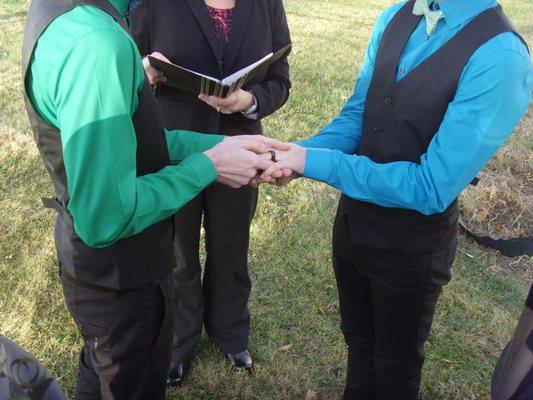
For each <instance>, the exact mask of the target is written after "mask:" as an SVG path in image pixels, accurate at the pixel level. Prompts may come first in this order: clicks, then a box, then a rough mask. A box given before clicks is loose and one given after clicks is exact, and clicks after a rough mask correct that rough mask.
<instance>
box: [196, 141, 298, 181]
mask: <svg viewBox="0 0 533 400" xmlns="http://www.w3.org/2000/svg"><path fill="white" fill-rule="evenodd" d="M271 151H273V152H274V153H275V161H273V160H272V158H273V157H272V153H271ZM204 154H205V155H206V156H207V157H209V158H210V159H211V161H212V163H213V165H214V166H215V169H216V172H217V175H218V177H217V182H219V183H222V184H225V185H228V186H230V187H232V188H239V187H241V186H245V185H249V184H251V185H259V184H261V183H270V184H277V185H280V186H281V185H285V184H287V183H289V182H290V181H291V180H292V179H294V178H295V177H296V176H297V175H298V174H301V173H302V172H303V169H304V166H305V149H304V148H302V147H300V146H297V145H295V144H288V143H283V142H280V141H278V140H275V139H270V138H266V137H264V136H260V135H248V136H234V137H226V138H225V139H224V140H223V141H222V142H221V143H219V144H218V145H217V146H215V147H213V148H212V149H210V150H208V151H206V152H205V153H204Z"/></svg>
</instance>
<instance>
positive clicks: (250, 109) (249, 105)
mask: <svg viewBox="0 0 533 400" xmlns="http://www.w3.org/2000/svg"><path fill="white" fill-rule="evenodd" d="M241 90H242V94H241V96H242V99H243V100H242V106H241V107H239V108H240V112H242V113H243V114H244V115H249V114H253V113H254V112H255V111H256V109H257V100H256V98H255V96H254V94H253V93H252V92H251V91H248V90H243V89H241Z"/></svg>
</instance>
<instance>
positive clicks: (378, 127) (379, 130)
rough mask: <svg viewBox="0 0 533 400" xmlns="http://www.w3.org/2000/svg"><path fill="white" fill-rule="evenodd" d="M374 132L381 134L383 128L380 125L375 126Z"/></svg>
mask: <svg viewBox="0 0 533 400" xmlns="http://www.w3.org/2000/svg"><path fill="white" fill-rule="evenodd" d="M374 132H376V133H380V132H383V127H382V126H381V125H376V126H375V127H374Z"/></svg>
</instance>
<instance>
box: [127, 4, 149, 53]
mask: <svg viewBox="0 0 533 400" xmlns="http://www.w3.org/2000/svg"><path fill="white" fill-rule="evenodd" d="M133 20H135V23H132V26H131V32H132V34H133V35H134V37H135V41H136V43H137V47H138V48H139V52H140V53H141V57H145V56H147V55H149V54H151V53H152V46H151V43H150V29H151V28H150V0H143V1H141V4H139V5H138V6H137V9H136V10H135V14H134V18H133V17H132V22H133Z"/></svg>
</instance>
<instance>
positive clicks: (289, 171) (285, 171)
mask: <svg viewBox="0 0 533 400" xmlns="http://www.w3.org/2000/svg"><path fill="white" fill-rule="evenodd" d="M281 171H282V172H283V176H284V177H286V178H288V177H289V176H291V175H292V174H294V172H292V169H289V168H283V169H282V170H281Z"/></svg>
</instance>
